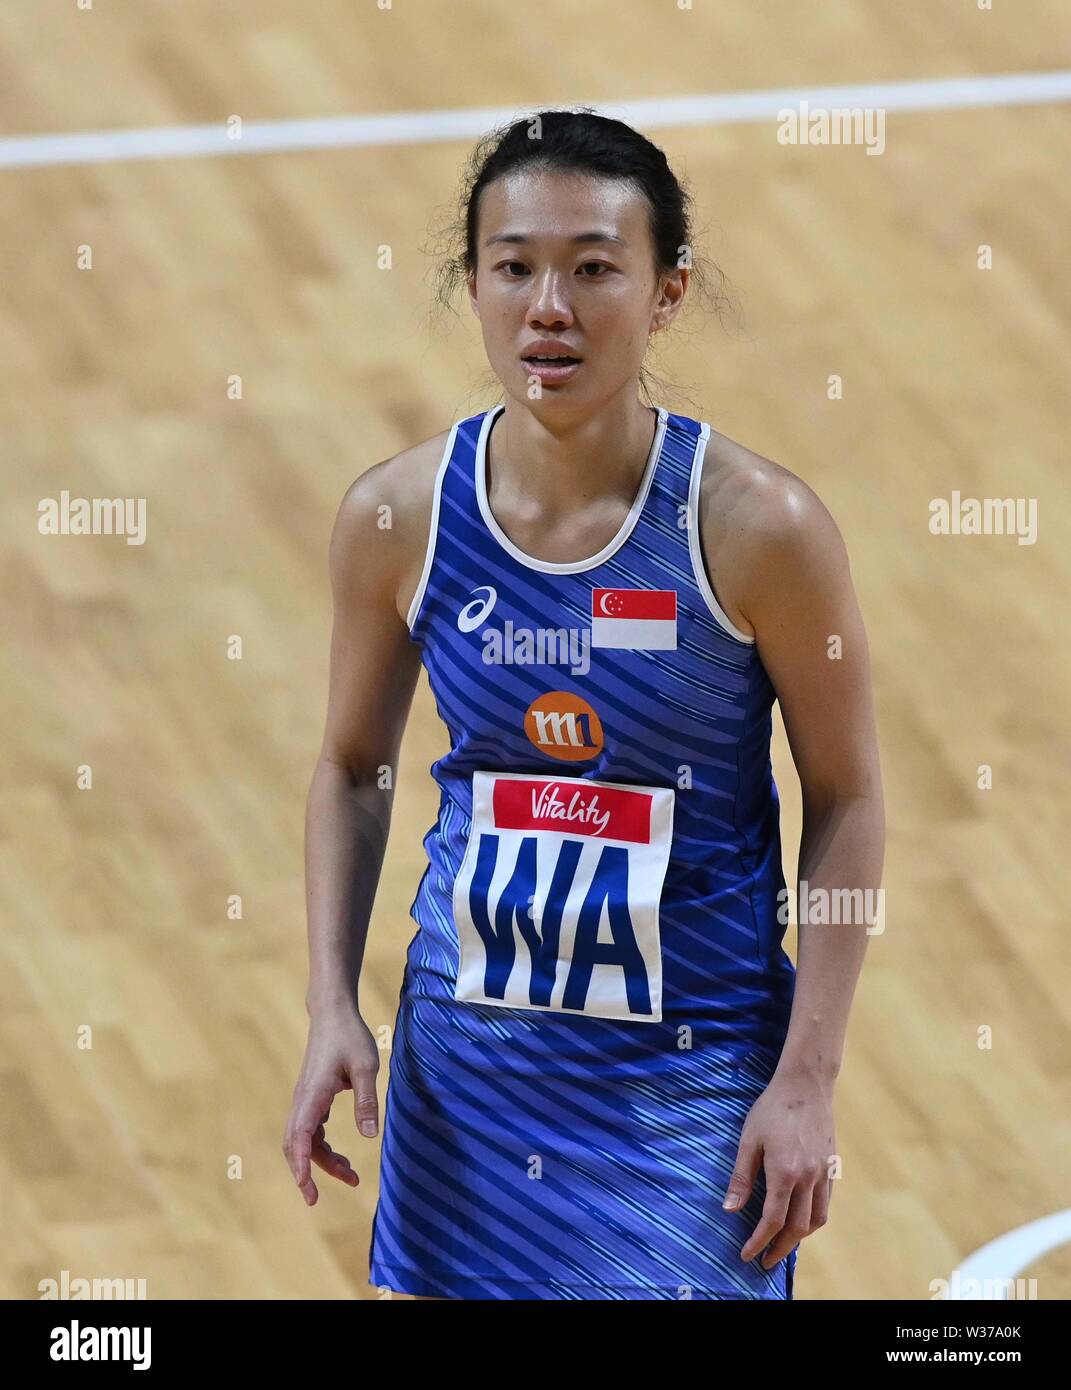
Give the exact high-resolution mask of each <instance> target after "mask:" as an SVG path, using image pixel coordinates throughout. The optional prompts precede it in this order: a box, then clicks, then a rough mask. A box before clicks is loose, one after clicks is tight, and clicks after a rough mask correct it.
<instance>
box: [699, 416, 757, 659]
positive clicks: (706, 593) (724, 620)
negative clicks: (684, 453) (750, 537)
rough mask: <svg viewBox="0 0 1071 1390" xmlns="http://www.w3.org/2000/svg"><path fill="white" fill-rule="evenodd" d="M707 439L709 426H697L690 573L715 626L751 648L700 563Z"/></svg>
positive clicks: (751, 641) (750, 640)
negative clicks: (700, 516)
mask: <svg viewBox="0 0 1071 1390" xmlns="http://www.w3.org/2000/svg"><path fill="white" fill-rule="evenodd" d="M709 438H710V426H709V425H707V424H703V425H701V426H700V432H699V438H698V439H697V440H696V444H695V453H694V455H693V456H692V475H691V478H690V479H689V483H688V550H689V552H690V554H691V557H692V573H693V574H694V575H695V582H696V584H697V585H698V586H699V592H700V593H701V594H702V595H703V597H704V599H706V603H707V607H708V608H709V609H710V611H711V613H713V615H714V617H715V619H716V620H717V622H718V625H719V626H720V627H722V628H724V629H725V631H726V632H727V633H728V634H729V636H730V637H735V638H736V640H737V641H738V642H744V643H746V645H747V646H749V647H753V646H754V645H755V639H754V637H749V636H748V635H747V633H746V632H741V631H740V629H739V628H738V627H737V626H736V625H735V624H734V623H732V622H730V620H729V617H728V615H727V614H726V612H725V610H724V609H723V608H722V606H721V604H720V603H719V602H718V599H717V595H716V594H715V593H714V590H713V589H712V588H711V586H710V580H709V579H708V578H707V570H706V565H704V563H703V550H702V547H701V546H700V543H699V484H700V482H701V481H702V477H703V461H704V459H705V458H706V456H707V440H708V439H709Z"/></svg>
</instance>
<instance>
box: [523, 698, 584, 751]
mask: <svg viewBox="0 0 1071 1390" xmlns="http://www.w3.org/2000/svg"><path fill="white" fill-rule="evenodd" d="M524 732H525V733H526V734H527V735H528V741H529V742H530V743H531V744H532V745H533V747H535V748H538V749H539V751H540V752H541V753H546V754H547V755H548V756H549V757H551V758H557V759H559V760H560V761H562V762H582V761H583V760H585V759H587V758H594V757H597V756H598V754H599V753H601V752H602V747H603V731H602V721H601V720H600V719H599V716H598V715H597V714H596V712H595V710H594V709H593V708H592V706H591V705H589V704H588V702H587V700H585V699H583V698H582V697H581V696H579V695H574V694H573V692H572V691H571V690H548V691H547V692H546V694H544V695H540V696H539V697H538V698H537V699H535V700H533V701H532V703H531V704H530V705H529V706H528V708H527V710H525V713H524Z"/></svg>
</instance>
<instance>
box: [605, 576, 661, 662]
mask: <svg viewBox="0 0 1071 1390" xmlns="http://www.w3.org/2000/svg"><path fill="white" fill-rule="evenodd" d="M591 645H592V646H593V647H626V648H646V649H648V650H659V651H675V650H676V648H677V591H676V589H592V591H591Z"/></svg>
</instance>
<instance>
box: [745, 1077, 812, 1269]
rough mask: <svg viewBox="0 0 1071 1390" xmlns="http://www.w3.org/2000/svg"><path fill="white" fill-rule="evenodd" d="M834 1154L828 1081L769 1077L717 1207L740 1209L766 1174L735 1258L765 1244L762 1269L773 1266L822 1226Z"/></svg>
mask: <svg viewBox="0 0 1071 1390" xmlns="http://www.w3.org/2000/svg"><path fill="white" fill-rule="evenodd" d="M835 1150H836V1143H835V1141H834V1138H833V1083H832V1082H831V1081H829V1080H826V1079H822V1078H819V1077H815V1076H812V1075H808V1074H807V1073H800V1072H794V1071H787V1072H784V1073H782V1072H775V1073H774V1075H773V1077H772V1079H771V1081H770V1084H769V1085H768V1086H767V1087H766V1089H765V1091H763V1093H762V1095H761V1096H759V1098H758V1100H757V1101H756V1102H755V1104H754V1105H753V1106H752V1107H751V1110H750V1111H749V1112H748V1117H747V1119H746V1120H745V1122H744V1128H743V1132H742V1133H741V1135H740V1145H739V1148H738V1149H737V1153H736V1163H735V1164H734V1165H733V1176H732V1179H731V1181H730V1183H729V1186H728V1189H727V1191H726V1197H725V1201H724V1202H723V1203H722V1206H723V1207H724V1208H725V1209H726V1210H727V1211H741V1210H742V1209H743V1207H744V1204H745V1203H746V1202H747V1200H748V1198H749V1197H750V1196H751V1191H752V1188H753V1187H754V1185H755V1181H756V1179H757V1178H758V1174H759V1169H760V1168H764V1169H765V1171H766V1200H765V1202H764V1203H763V1207H762V1219H761V1220H760V1221H759V1223H758V1225H757V1226H756V1227H755V1229H754V1231H753V1232H752V1234H751V1237H750V1239H749V1240H748V1241H747V1243H746V1244H745V1245H744V1247H743V1249H742V1250H741V1252H740V1257H741V1259H743V1260H745V1261H747V1260H753V1259H754V1258H755V1256H756V1255H757V1254H759V1252H760V1251H762V1250H764V1249H765V1248H766V1246H767V1245H769V1246H770V1248H769V1250H767V1251H766V1254H765V1255H764V1256H763V1259H762V1267H763V1269H772V1268H773V1267H774V1265H775V1264H777V1262H778V1261H779V1260H783V1259H784V1257H785V1256H786V1255H788V1254H789V1253H790V1252H791V1251H792V1249H793V1247H794V1246H796V1245H798V1244H799V1242H800V1241H801V1240H802V1239H803V1238H804V1236H809V1235H810V1234H811V1233H812V1232H813V1231H817V1230H818V1228H819V1227H820V1226H824V1225H825V1224H826V1221H827V1219H828V1216H829V1199H830V1196H831V1195H832V1186H833V1180H832V1178H831V1176H830V1167H831V1164H832V1162H833V1155H834V1152H835ZM771 1242H772V1244H771Z"/></svg>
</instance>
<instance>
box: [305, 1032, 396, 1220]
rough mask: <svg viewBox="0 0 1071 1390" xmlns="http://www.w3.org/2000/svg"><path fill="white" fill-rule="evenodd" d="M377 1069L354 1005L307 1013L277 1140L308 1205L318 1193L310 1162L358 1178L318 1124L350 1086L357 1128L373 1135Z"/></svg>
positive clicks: (354, 1181)
mask: <svg viewBox="0 0 1071 1390" xmlns="http://www.w3.org/2000/svg"><path fill="white" fill-rule="evenodd" d="M378 1072H379V1048H378V1047H377V1046H376V1041H375V1038H373V1036H372V1034H371V1032H370V1031H369V1029H368V1026H367V1024H366V1023H365V1021H364V1019H363V1018H361V1016H360V1014H359V1013H358V1012H357V1009H356V1006H355V1005H353V1004H348V1005H340V1006H338V1007H336V1008H334V1009H332V1010H330V1011H328V1012H326V1013H317V1014H315V1015H314V1016H313V1019H312V1022H311V1024H310V1025H309V1041H308V1045H307V1047H306V1049H305V1060H304V1061H303V1062H302V1064H301V1074H300V1075H299V1077H298V1080H297V1085H296V1086H295V1087H294V1098H293V1101H292V1103H291V1106H290V1117H289V1119H288V1120H287V1125H286V1135H285V1137H284V1139H283V1153H284V1154H286V1161H287V1163H289V1165H290V1171H291V1172H292V1173H293V1175H294V1181H295V1182H296V1183H297V1185H298V1187H299V1188H300V1190H301V1195H302V1196H303V1197H304V1198H305V1202H306V1204H307V1205H308V1206H310V1207H311V1206H315V1204H316V1199H317V1197H318V1196H319V1192H318V1191H317V1188H316V1184H315V1183H314V1182H313V1180H312V1164H313V1163H315V1164H316V1165H317V1166H318V1167H320V1168H322V1169H323V1170H324V1172H325V1173H328V1174H330V1176H331V1177H333V1178H338V1180H339V1181H340V1182H344V1183H348V1184H349V1185H350V1187H356V1186H357V1185H358V1183H359V1182H360V1179H359V1178H358V1176H357V1174H356V1173H355V1172H354V1170H353V1168H352V1167H351V1166H350V1161H349V1159H348V1158H347V1157H346V1156H345V1154H340V1153H335V1151H334V1149H332V1147H331V1145H330V1144H329V1143H328V1142H327V1138H326V1136H325V1134H324V1125H325V1124H326V1123H327V1119H328V1117H329V1115H330V1114H331V1103H332V1101H333V1100H334V1098H335V1096H337V1095H338V1093H339V1091H349V1090H352V1091H353V1110H354V1118H355V1119H356V1121H357V1128H358V1130H359V1131H360V1133H361V1134H363V1135H365V1136H366V1137H367V1138H369V1139H373V1138H375V1136H376V1134H377V1133H378V1130H379V1101H378V1099H377V1097H376V1076H377V1074H378Z"/></svg>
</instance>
